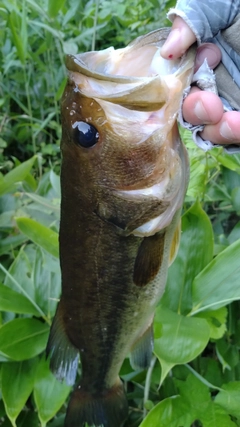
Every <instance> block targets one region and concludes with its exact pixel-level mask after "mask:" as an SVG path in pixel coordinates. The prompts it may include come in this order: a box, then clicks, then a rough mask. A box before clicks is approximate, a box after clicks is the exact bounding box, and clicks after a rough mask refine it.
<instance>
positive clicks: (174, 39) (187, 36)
mask: <svg viewBox="0 0 240 427" xmlns="http://www.w3.org/2000/svg"><path fill="white" fill-rule="evenodd" d="M195 41H196V36H195V34H194V33H193V31H192V30H191V28H190V27H189V26H188V25H187V24H186V22H184V20H183V19H182V18H180V17H179V16H177V17H176V18H175V19H174V22H173V26H172V28H171V32H170V34H169V36H168V38H167V40H166V41H165V43H164V45H163V46H162V49H161V56H162V57H163V58H165V59H176V58H179V57H180V56H182V55H183V54H184V53H185V52H186V50H187V49H188V48H189V47H190V46H191V45H192V44H193V43H194V42H195Z"/></svg>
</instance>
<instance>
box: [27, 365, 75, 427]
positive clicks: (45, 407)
mask: <svg viewBox="0 0 240 427" xmlns="http://www.w3.org/2000/svg"><path fill="white" fill-rule="evenodd" d="M70 390H71V387H68V386H66V384H64V383H61V382H59V381H57V380H56V378H55V377H54V375H53V374H52V373H51V372H50V370H49V361H46V360H45V358H42V360H41V362H40V364H39V366H38V370H37V374H36V379H35V384H34V400H35V402H36V406H37V409H38V416H39V419H40V421H41V426H42V427H45V425H46V423H47V422H48V421H49V420H50V419H51V418H53V417H54V415H55V414H56V413H57V412H58V410H59V409H60V408H61V406H62V405H63V403H64V402H65V400H66V398H67V396H68V395H69V392H70Z"/></svg>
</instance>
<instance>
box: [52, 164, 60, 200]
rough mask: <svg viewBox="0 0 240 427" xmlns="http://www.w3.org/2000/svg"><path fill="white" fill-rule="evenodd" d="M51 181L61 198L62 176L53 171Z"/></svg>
mask: <svg viewBox="0 0 240 427" xmlns="http://www.w3.org/2000/svg"><path fill="white" fill-rule="evenodd" d="M50 181H51V184H52V186H53V188H54V190H55V192H56V194H57V195H58V196H59V197H60V196H61V187H60V176H58V175H57V174H55V172H54V171H53V170H52V169H51V171H50Z"/></svg>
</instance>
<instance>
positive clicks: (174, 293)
mask: <svg viewBox="0 0 240 427" xmlns="http://www.w3.org/2000/svg"><path fill="white" fill-rule="evenodd" d="M212 257H213V231H212V226H211V222H210V220H209V218H208V216H207V214H206V213H205V212H204V211H203V209H202V207H201V205H200V203H199V202H196V203H195V204H194V205H193V206H192V207H191V208H190V209H189V210H188V211H187V212H186V213H185V214H184V215H183V217H182V236H181V241H180V247H179V252H178V255H177V257H176V260H175V261H174V263H173V265H172V266H171V267H170V268H169V271H168V280H167V287H166V290H165V293H164V295H163V297H162V300H161V304H162V305H164V306H165V307H168V308H170V309H171V310H173V311H176V312H178V313H181V314H187V313H189V311H190V310H191V308H192V282H193V280H194V278H195V276H196V275H197V274H198V273H199V272H200V271H201V270H202V269H203V268H204V267H205V266H206V265H207V264H208V263H209V262H210V261H211V260H212Z"/></svg>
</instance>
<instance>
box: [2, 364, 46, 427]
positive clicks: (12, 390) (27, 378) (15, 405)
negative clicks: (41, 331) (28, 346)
mask: <svg viewBox="0 0 240 427" xmlns="http://www.w3.org/2000/svg"><path fill="white" fill-rule="evenodd" d="M37 363H38V360H37V359H32V360H26V361H24V362H8V363H4V364H3V365H2V386H1V390H2V397H3V401H4V405H5V408H6V413H7V415H8V417H9V419H10V420H11V422H12V424H13V425H14V426H15V421H16V418H17V416H18V415H19V414H20V412H21V410H22V409H23V407H24V405H25V403H26V401H27V399H28V398H29V396H30V394H31V392H32V390H33V384H34V377H35V372H36V367H37Z"/></svg>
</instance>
